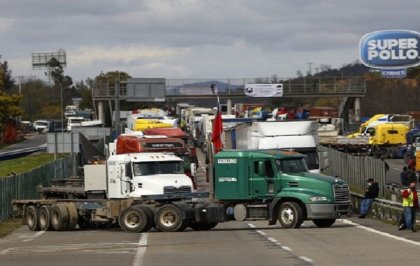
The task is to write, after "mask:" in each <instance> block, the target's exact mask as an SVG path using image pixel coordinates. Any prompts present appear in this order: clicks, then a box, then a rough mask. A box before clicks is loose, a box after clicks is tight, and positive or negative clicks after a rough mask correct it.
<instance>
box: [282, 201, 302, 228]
mask: <svg viewBox="0 0 420 266" xmlns="http://www.w3.org/2000/svg"><path fill="white" fill-rule="evenodd" d="M278 220H279V222H280V224H281V226H283V227H284V228H299V227H300V226H301V225H302V222H303V211H302V208H301V207H300V205H299V204H298V203H296V202H284V203H282V204H281V205H280V208H279V212H278Z"/></svg>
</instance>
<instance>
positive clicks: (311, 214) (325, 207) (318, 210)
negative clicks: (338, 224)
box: [306, 203, 352, 220]
mask: <svg viewBox="0 0 420 266" xmlns="http://www.w3.org/2000/svg"><path fill="white" fill-rule="evenodd" d="M351 210H352V206H351V203H348V204H306V212H307V218H308V219H309V220H312V219H336V218H340V217H341V216H343V215H349V214H351Z"/></svg>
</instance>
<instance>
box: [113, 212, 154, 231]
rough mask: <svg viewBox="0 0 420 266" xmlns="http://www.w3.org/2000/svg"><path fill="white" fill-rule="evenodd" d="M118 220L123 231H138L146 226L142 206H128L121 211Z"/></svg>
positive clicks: (145, 217) (145, 215) (145, 216)
mask: <svg viewBox="0 0 420 266" xmlns="http://www.w3.org/2000/svg"><path fill="white" fill-rule="evenodd" d="M118 222H119V224H120V227H121V228H122V229H123V230H124V231H126V232H130V233H140V232H143V230H144V229H145V228H146V227H147V224H148V222H147V214H146V212H145V211H144V209H143V208H138V207H134V206H130V207H128V208H126V209H124V210H123V211H122V212H121V214H120V216H119V219H118Z"/></svg>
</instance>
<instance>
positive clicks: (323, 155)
mask: <svg viewBox="0 0 420 266" xmlns="http://www.w3.org/2000/svg"><path fill="white" fill-rule="evenodd" d="M318 157H319V166H320V168H321V170H324V169H327V168H328V167H330V158H329V156H328V152H327V151H321V152H318Z"/></svg>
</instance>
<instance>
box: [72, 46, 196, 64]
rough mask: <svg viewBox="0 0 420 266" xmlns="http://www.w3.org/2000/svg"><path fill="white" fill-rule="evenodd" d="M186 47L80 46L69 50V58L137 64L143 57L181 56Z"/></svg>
mask: <svg viewBox="0 0 420 266" xmlns="http://www.w3.org/2000/svg"><path fill="white" fill-rule="evenodd" d="M187 52H188V49H181V48H158V47H121V46H119V47H108V48H107V47H81V48H77V49H75V50H70V51H69V54H70V55H69V60H71V63H72V64H75V65H86V64H87V65H89V64H93V63H95V64H98V63H102V64H107V65H109V64H115V63H119V64H126V65H131V64H133V63H135V64H137V63H138V62H141V61H142V60H143V59H149V60H150V59H154V60H159V59H161V58H168V57H176V56H181V55H182V54H185V53H187Z"/></svg>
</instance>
